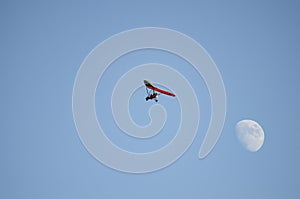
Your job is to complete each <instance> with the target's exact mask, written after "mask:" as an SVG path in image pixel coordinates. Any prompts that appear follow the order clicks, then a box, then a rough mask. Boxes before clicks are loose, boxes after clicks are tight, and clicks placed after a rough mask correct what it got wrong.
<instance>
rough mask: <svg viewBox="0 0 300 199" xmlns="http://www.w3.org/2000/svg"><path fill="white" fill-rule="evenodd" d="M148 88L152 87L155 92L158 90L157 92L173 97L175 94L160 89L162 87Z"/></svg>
mask: <svg viewBox="0 0 300 199" xmlns="http://www.w3.org/2000/svg"><path fill="white" fill-rule="evenodd" d="M148 88H149V87H148ZM150 89H152V90H154V91H157V92H159V93H162V94H165V95H169V96H172V97H175V95H174V94H173V93H170V92H168V91H165V90H162V89H160V88H156V87H152V86H151V88H150Z"/></svg>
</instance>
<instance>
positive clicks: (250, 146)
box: [235, 120, 265, 152]
mask: <svg viewBox="0 0 300 199" xmlns="http://www.w3.org/2000/svg"><path fill="white" fill-rule="evenodd" d="M235 130H236V136H237V138H238V140H239V141H240V143H241V144H242V145H243V147H245V148H246V149H247V150H248V151H251V152H256V151H258V150H259V149H260V148H261V147H262V145H263V144H264V139H265V134H264V130H263V128H262V127H261V126H260V125H259V124H258V123H257V122H255V121H253V120H241V121H239V122H238V123H237V124H236V126H235Z"/></svg>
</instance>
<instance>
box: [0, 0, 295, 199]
mask: <svg viewBox="0 0 300 199" xmlns="http://www.w3.org/2000/svg"><path fill="white" fill-rule="evenodd" d="M299 7H300V6H299V4H298V2H296V1H264V2H261V1H251V2H250V1H226V2H225V1H190V2H179V3H177V2H173V1H164V2H161V1H130V2H124V1H76V2H69V3H68V2H60V1H51V2H48V1H45V2H43V1H39V2H38V1H36V2H35V1H30V2H23V1H14V2H13V1H11V2H1V6H0V22H1V23H0V24H1V33H0V35H1V37H0V41H1V42H0V43H1V46H0V50H1V59H0V65H1V69H0V70H1V72H0V76H1V78H0V87H1V99H0V102H1V103H0V110H1V112H0V118H1V125H0V133H1V134H0V135H1V146H0V148H1V150H0V151H1V152H0V155H1V164H0V176H1V177H0V179H1V180H0V183H1V184H0V187H1V188H0V197H1V198H71V197H72V198H299V196H300V191H299V188H298V185H299V181H300V172H299V168H300V162H299V154H298V151H299V150H298V149H297V146H299V140H300V136H299V132H298V131H299V125H298V123H299V122H298V119H299V112H300V108H299V104H298V103H299V101H300V95H299V93H298V91H299V90H300V82H299V69H298V68H299V67H298V66H299V64H300V61H299V54H300V47H299V46H300V45H299V44H300V38H299V35H300V30H299V25H300V15H299ZM147 26H156V27H164V28H171V29H174V30H177V31H180V32H182V33H184V34H186V35H188V36H190V37H192V38H193V39H195V40H196V41H197V42H199V43H200V44H201V45H202V46H203V47H204V48H205V49H206V50H207V52H208V53H209V54H210V55H211V57H212V58H213V60H214V61H215V63H216V65H217V66H218V68H219V70H220V73H221V74H222V77H223V81H224V84H225V88H226V93H227V116H226V122H225V125H224V129H223V132H222V135H221V136H220V139H219V141H218V143H217V144H216V146H215V148H214V149H213V151H212V152H211V153H210V154H209V155H208V156H207V157H206V158H205V159H203V160H199V159H198V157H197V155H198V151H199V147H200V145H201V143H202V141H203V137H204V133H205V129H206V128H207V126H208V123H209V114H210V113H209V111H210V107H209V106H210V105H209V96H208V93H207V90H206V88H205V84H203V81H202V80H201V77H197V76H195V75H194V73H193V70H192V69H191V68H184V70H183V68H181V67H182V66H180V64H184V63H182V62H180V60H178V59H177V58H176V57H175V58H174V57H172V56H170V55H168V54H160V53H159V52H156V51H155V52H153V51H148V52H146V51H144V52H137V53H136V54H132V55H129V57H127V58H126V57H124V59H123V58H122V59H120V60H118V61H119V62H118V63H115V65H114V66H112V67H111V68H110V69H109V70H108V71H107V72H106V77H104V79H103V81H104V82H105V81H106V82H105V84H107V85H109V86H108V88H103V89H102V88H101V87H100V86H99V88H98V90H101V89H102V90H101V93H104V94H103V96H99V92H98V90H97V95H96V99H97V103H96V106H97V114H98V117H99V118H100V119H99V120H101V121H103V123H104V124H105V126H106V127H105V128H108V129H110V128H112V129H113V128H116V127H115V126H113V125H114V124H113V121H112V120H111V119H112V118H111V117H110V113H109V112H108V116H106V115H104V116H103V113H106V112H107V111H109V109H107V106H105V104H106V103H109V97H110V95H111V90H110V89H109V87H110V86H113V85H114V81H115V80H117V79H118V77H119V75H120V74H119V73H121V72H122V70H125V69H127V68H125V69H124V68H122V70H121V69H120V70H119V68H118V64H119V65H122V64H124V65H126V67H128V69H129V68H130V65H131V63H134V64H141V63H145V62H150V61H153V60H154V61H156V62H160V61H161V62H163V63H166V64H172V65H174V67H176V68H177V69H178V70H180V71H181V72H182V73H184V74H186V75H187V76H189V77H190V79H189V81H190V82H191V84H193V85H197V86H195V90H196V92H197V97H198V98H199V99H200V100H199V105H200V110H201V117H202V118H201V121H200V128H199V132H198V134H197V137H196V139H195V140H194V142H193V144H192V145H191V147H190V148H189V149H188V151H187V152H186V153H185V154H184V155H183V156H182V157H181V158H180V159H179V160H178V161H176V162H175V163H174V164H172V165H171V166H169V167H167V168H164V169H162V170H160V171H157V172H153V173H148V174H140V175H134V174H127V173H121V172H118V171H115V170H112V169H110V168H108V167H106V166H104V165H102V164H101V163H99V162H98V161H97V160H95V159H94V158H93V157H92V156H91V155H90V154H89V153H88V152H87V150H86V149H85V147H84V146H83V144H82V143H81V141H80V139H79V136H78V134H77V131H76V128H75V124H74V121H73V116H72V90H73V84H74V80H75V76H76V73H77V71H78V69H79V67H80V65H81V63H82V62H83V60H84V58H85V57H86V56H87V55H88V53H89V52H90V51H91V50H92V49H93V48H94V47H95V46H96V45H98V44H99V43H100V42H102V41H103V40H105V39H107V38H108V37H110V36H111V35H113V34H116V33H119V32H121V31H125V30H128V29H132V28H139V27H147ZM139 53H140V54H139ZM178 63H180V64H178ZM144 97H145V94H144V93H143V91H142V90H138V91H137V92H136V93H135V95H134V96H133V97H132V100H131V107H132V110H131V111H132V115H133V117H134V118H136V120H137V122H138V123H139V122H140V123H141V124H144V123H147V118H146V117H144V115H145V114H146V113H147V110H148V108H149V106H150V104H149V103H145V102H144ZM168 100H169V98H167V97H161V98H160V103H161V104H163V105H165V106H166V108H167V109H168V110H169V111H173V109H175V112H176V107H177V104H176V101H172V102H169V101H168ZM134 107H140V108H139V109H134ZM144 110H145V111H144ZM174 115H175V116H174V117H173V115H172V114H171V116H172V117H170V121H168V122H169V123H167V124H166V128H165V132H173V131H172V128H174V126H175V127H176V125H178V122H176V121H177V120H178V118H176V114H174ZM202 115H203V116H202ZM102 117H103V119H101V118H102ZM242 119H254V120H256V121H258V122H259V123H260V124H261V126H262V127H263V128H264V131H265V143H264V146H263V147H262V148H261V149H260V151H258V152H257V153H251V152H248V151H246V150H245V149H244V148H243V147H242V146H241V144H240V143H239V142H238V140H237V138H236V136H235V131H234V127H235V124H236V123H237V122H238V121H239V120H242ZM110 124H111V125H110ZM168 128H170V129H169V130H168ZM166 134H167V133H166ZM110 138H111V139H113V140H114V142H116V143H118V144H120V145H121V146H123V147H124V148H126V147H127V148H126V149H127V150H138V151H139V150H141V151H143V150H148V147H149V149H153V148H156V147H157V146H161V145H163V144H164V143H165V142H167V140H168V139H169V137H168V136H166V137H163V136H162V137H161V138H162V140H159V139H158V138H159V137H155V140H154V141H153V142H147V143H146V141H142V142H141V143H142V144H141V143H138V141H134V142H135V144H131V143H132V142H133V141H130V140H129V138H127V137H126V138H123V137H122V136H116V135H112V136H111V137H110ZM128 143H130V144H128ZM144 145H145V147H147V148H145V149H144V148H143V147H144Z"/></svg>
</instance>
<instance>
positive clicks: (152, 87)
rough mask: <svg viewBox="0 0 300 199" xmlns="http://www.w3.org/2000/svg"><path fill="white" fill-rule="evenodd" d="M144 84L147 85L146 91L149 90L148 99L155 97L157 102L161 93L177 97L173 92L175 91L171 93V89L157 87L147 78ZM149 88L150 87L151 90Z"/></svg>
mask: <svg viewBox="0 0 300 199" xmlns="http://www.w3.org/2000/svg"><path fill="white" fill-rule="evenodd" d="M144 84H145V86H146V91H147V97H146V101H148V100H153V99H154V100H155V101H156V102H158V99H157V98H158V95H159V93H161V94H165V95H169V96H172V97H175V94H173V93H171V92H169V91H166V90H163V89H160V88H157V87H155V86H154V85H153V84H152V83H150V82H149V81H147V80H144ZM148 89H150V91H149V90H148ZM151 91H152V92H151ZM157 92H158V93H157Z"/></svg>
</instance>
